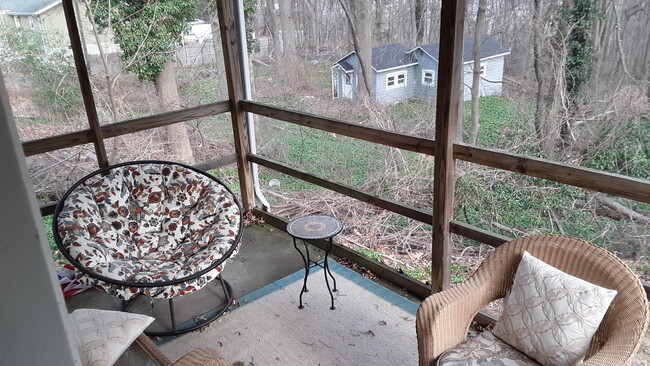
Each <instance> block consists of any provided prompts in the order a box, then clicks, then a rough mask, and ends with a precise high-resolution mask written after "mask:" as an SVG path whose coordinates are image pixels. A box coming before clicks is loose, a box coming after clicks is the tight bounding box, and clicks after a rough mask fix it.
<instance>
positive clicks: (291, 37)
mask: <svg viewBox="0 0 650 366" xmlns="http://www.w3.org/2000/svg"><path fill="white" fill-rule="evenodd" d="M279 3H280V28H282V56H284V58H285V60H286V61H287V62H288V63H289V65H293V64H294V63H295V62H296V61H297V59H298V55H297V54H296V29H295V26H294V24H293V15H292V11H293V9H292V6H291V5H292V1H291V0H280V2H279Z"/></svg>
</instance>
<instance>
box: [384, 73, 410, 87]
mask: <svg viewBox="0 0 650 366" xmlns="http://www.w3.org/2000/svg"><path fill="white" fill-rule="evenodd" d="M404 86H406V71H400V72H394V73H392V74H387V75H386V89H394V88H401V87H404Z"/></svg>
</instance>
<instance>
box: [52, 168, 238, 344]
mask: <svg viewBox="0 0 650 366" xmlns="http://www.w3.org/2000/svg"><path fill="white" fill-rule="evenodd" d="M141 164H169V165H177V166H182V167H184V168H187V169H190V170H193V171H195V172H197V173H199V174H201V175H203V176H206V177H207V178H209V179H211V180H213V181H215V182H217V183H219V184H221V185H222V186H223V187H224V188H225V189H226V190H227V191H228V193H230V195H231V196H232V198H233V201H234V202H235V204H236V205H237V207H238V208H239V212H240V214H241V212H242V208H241V205H240V203H239V201H238V200H237V197H236V196H235V195H234V193H233V192H232V190H231V189H230V188H228V186H226V185H225V184H224V183H223V182H221V181H220V180H219V179H217V178H216V177H215V176H213V175H212V174H210V173H208V172H205V171H202V170H200V169H197V168H195V167H192V166H190V165H186V164H181V163H176V162H170V161H164V160H138V161H131V162H124V163H119V164H114V165H109V166H106V167H104V168H101V169H98V170H96V171H94V172H92V173H90V174H88V175H86V176H84V177H83V178H81V179H80V180H79V181H78V182H76V183H75V184H74V185H73V186H72V187H70V189H68V190H67V191H66V192H65V193H64V194H63V196H62V197H61V199H60V200H59V202H58V203H57V205H56V208H55V209H54V214H53V216H52V231H53V233H54V241H55V242H56V245H57V247H58V248H59V251H60V252H61V254H62V255H63V256H64V257H65V259H66V260H68V261H69V262H70V263H71V264H72V265H73V266H74V267H75V268H77V269H79V271H81V272H82V273H83V274H85V275H87V276H89V277H92V278H95V279H98V280H100V281H104V282H106V283H109V284H114V285H118V286H123V287H135V288H144V287H163V286H170V285H177V284H179V283H183V282H187V281H191V280H193V279H196V278H199V277H201V276H203V275H204V274H206V273H208V272H210V271H211V270H213V269H214V268H215V267H217V266H219V265H220V264H221V263H223V262H225V261H226V260H227V259H228V258H230V256H231V255H232V253H233V252H234V251H235V249H236V247H237V243H239V242H240V241H241V237H242V234H243V226H244V220H243V217H242V218H241V220H240V221H239V231H238V233H237V236H236V238H235V245H233V246H231V247H230V249H228V251H227V252H226V253H225V254H224V255H223V256H221V258H219V259H218V260H216V261H215V262H214V263H212V265H211V266H209V267H208V268H206V269H204V270H201V271H199V272H196V273H194V274H192V275H189V276H186V277H183V278H177V279H175V280H169V281H159V282H147V283H142V282H128V281H121V280H116V279H113V278H109V277H106V276H103V275H100V274H97V273H95V272H93V271H91V270H89V269H88V268H86V267H84V266H83V265H82V264H81V263H79V262H78V261H77V260H76V259H75V258H73V257H72V256H71V255H70V253H68V251H67V249H66V248H65V247H64V245H63V243H62V242H61V238H60V237H59V231H58V216H59V213H60V212H61V210H62V209H63V206H64V203H65V200H66V199H67V198H68V196H69V195H70V194H71V193H72V192H73V191H74V190H75V189H76V188H77V187H78V186H79V185H81V184H83V183H84V182H85V181H86V180H87V179H89V178H91V177H94V176H96V175H98V174H103V173H105V172H107V171H109V170H112V169H116V168H120V167H123V166H127V165H141ZM218 279H219V281H220V283H221V287H222V288H223V291H224V296H225V298H226V299H227V302H226V303H224V304H220V306H219V307H218V308H219V310H218V311H217V312H216V313H215V314H214V315H212V316H210V317H209V318H207V319H203V318H202V317H201V316H200V315H202V314H199V316H197V318H196V319H195V321H196V323H197V324H196V325H194V326H190V327H183V328H182V329H178V327H177V324H176V319H175V314H174V303H173V299H174V298H173V297H171V298H169V311H170V316H171V323H172V329H171V330H170V331H165V332H147V331H145V334H147V335H149V336H168V335H177V334H182V333H186V332H190V331H193V330H195V329H198V328H200V327H202V326H204V325H207V324H209V323H211V322H212V321H214V320H216V319H217V318H219V317H220V316H221V315H223V313H225V312H226V310H228V308H229V307H230V304H232V300H233V290H232V286H231V285H230V283H228V282H227V281H226V280H225V279H224V278H223V275H222V274H221V273H220V274H219V276H218ZM199 291H200V290H199ZM131 300H132V299H130V300H123V301H122V311H127V310H128V307H129V304H130V303H131ZM199 319H201V320H199Z"/></svg>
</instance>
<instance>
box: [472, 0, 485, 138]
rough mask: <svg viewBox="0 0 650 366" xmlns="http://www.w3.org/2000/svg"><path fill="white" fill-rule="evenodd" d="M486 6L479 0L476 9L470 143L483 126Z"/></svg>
mask: <svg viewBox="0 0 650 366" xmlns="http://www.w3.org/2000/svg"><path fill="white" fill-rule="evenodd" d="M485 8H486V0H479V2H478V10H477V11H476V28H475V29H474V47H473V49H472V54H473V57H474V72H473V73H472V130H471V131H470V133H469V143H470V144H472V145H476V139H477V138H478V131H479V129H480V128H481V124H480V122H479V115H478V99H479V96H480V90H479V86H480V84H481V35H482V34H483V29H485Z"/></svg>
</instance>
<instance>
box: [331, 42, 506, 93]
mask: <svg viewBox="0 0 650 366" xmlns="http://www.w3.org/2000/svg"><path fill="white" fill-rule="evenodd" d="M473 44H474V38H473V37H470V38H465V40H464V42H463V50H464V51H463V98H464V100H469V99H470V98H471V89H470V85H471V84H472V73H473V61H474V57H473V54H472V45H473ZM439 48H440V47H439V44H437V43H436V44H429V45H421V46H417V47H415V48H412V49H409V48H407V47H405V46H403V45H401V44H390V45H386V46H380V47H374V48H373V49H372V96H373V98H374V99H375V100H376V101H377V102H378V103H380V104H391V103H397V102H403V101H407V100H411V99H416V100H421V101H425V102H431V101H434V100H435V98H436V80H437V76H438V60H439V55H438V53H439ZM509 53H510V50H509V49H507V48H504V47H503V46H502V45H501V44H500V43H499V42H498V41H497V40H496V39H494V38H493V37H490V36H483V37H481V82H480V85H479V88H480V91H479V95H480V96H486V95H499V94H501V84H502V81H503V68H504V62H505V57H506V56H507V55H508V54H509ZM358 74H359V59H358V57H357V54H356V52H355V51H352V52H350V53H349V54H347V55H346V56H345V57H343V58H341V59H340V60H338V61H336V62H335V63H334V65H332V96H333V97H334V98H345V99H354V98H355V95H356V94H355V90H356V88H357V86H358Z"/></svg>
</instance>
